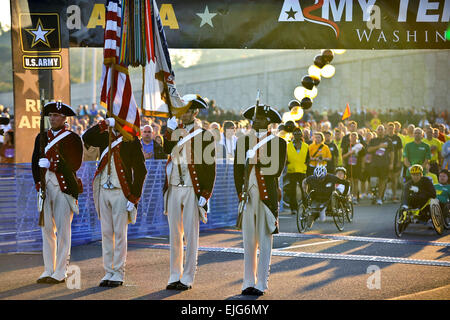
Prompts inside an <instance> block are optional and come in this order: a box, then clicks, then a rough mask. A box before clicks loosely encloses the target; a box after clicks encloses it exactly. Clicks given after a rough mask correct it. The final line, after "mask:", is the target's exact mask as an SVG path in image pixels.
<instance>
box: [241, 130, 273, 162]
mask: <svg viewBox="0 0 450 320" xmlns="http://www.w3.org/2000/svg"><path fill="white" fill-rule="evenodd" d="M273 138H275V135H273V134H271V135H268V136H266V137H265V138H264V139H262V140H261V141H260V142H258V143H257V144H256V145H255V146H254V147H253V148H252V149H250V150H251V151H252V154H253V157H254V155H255V154H256V150H258V149H259V148H261V147H262V146H263V145H265V144H266V143H268V142H269V141H270V140H272V139H273ZM245 157H246V160H247V159H248V157H247V156H245ZM253 157H251V158H253Z"/></svg>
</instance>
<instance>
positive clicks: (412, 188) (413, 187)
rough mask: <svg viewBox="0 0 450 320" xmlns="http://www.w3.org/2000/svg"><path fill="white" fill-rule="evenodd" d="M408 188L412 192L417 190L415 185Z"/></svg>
mask: <svg viewBox="0 0 450 320" xmlns="http://www.w3.org/2000/svg"><path fill="white" fill-rule="evenodd" d="M409 190H411V191H412V192H419V188H418V187H417V186H411V188H409Z"/></svg>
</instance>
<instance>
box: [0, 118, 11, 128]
mask: <svg viewBox="0 0 450 320" xmlns="http://www.w3.org/2000/svg"><path fill="white" fill-rule="evenodd" d="M8 123H9V118H8V117H0V124H3V125H5V126H6V125H7V124H8Z"/></svg>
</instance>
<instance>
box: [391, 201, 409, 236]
mask: <svg viewBox="0 0 450 320" xmlns="http://www.w3.org/2000/svg"><path fill="white" fill-rule="evenodd" d="M407 226H408V222H407V217H406V213H405V209H402V208H399V209H398V210H397V212H396V213H395V221H394V229H395V234H396V235H397V237H399V238H400V237H401V236H402V234H403V231H405V229H406V227H407Z"/></svg>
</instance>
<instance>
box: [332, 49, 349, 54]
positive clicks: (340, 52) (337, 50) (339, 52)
mask: <svg viewBox="0 0 450 320" xmlns="http://www.w3.org/2000/svg"><path fill="white" fill-rule="evenodd" d="M345 51H347V50H345V49H333V52H334V53H335V54H343V53H345Z"/></svg>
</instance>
